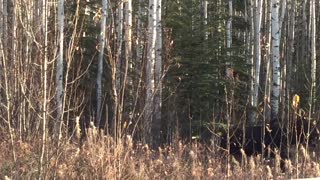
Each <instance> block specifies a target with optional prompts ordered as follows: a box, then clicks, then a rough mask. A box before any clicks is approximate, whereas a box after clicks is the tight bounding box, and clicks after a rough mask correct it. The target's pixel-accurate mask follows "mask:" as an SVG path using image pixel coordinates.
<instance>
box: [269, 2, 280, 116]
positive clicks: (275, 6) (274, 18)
mask: <svg viewBox="0 0 320 180" xmlns="http://www.w3.org/2000/svg"><path fill="white" fill-rule="evenodd" d="M279 28H280V27H279V0H272V6H271V39H272V41H271V45H272V48H271V61H272V90H271V120H272V121H274V120H276V119H278V114H279V95H280V34H279V33H280V29H279Z"/></svg>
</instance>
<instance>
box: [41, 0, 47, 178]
mask: <svg viewBox="0 0 320 180" xmlns="http://www.w3.org/2000/svg"><path fill="white" fill-rule="evenodd" d="M41 3H42V4H41V5H42V7H41V10H42V11H40V12H42V14H41V20H42V21H41V28H42V37H43V39H42V61H43V62H42V71H41V78H42V89H43V92H42V98H43V99H42V139H41V141H42V144H41V155H40V159H39V179H40V177H41V176H42V173H43V172H42V171H43V161H44V155H45V147H46V136H47V134H46V131H47V129H46V127H47V118H48V112H47V101H48V97H47V93H48V92H47V88H48V85H47V77H48V17H47V13H48V12H47V8H48V4H47V0H42V2H41Z"/></svg>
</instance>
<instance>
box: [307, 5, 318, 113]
mask: <svg viewBox="0 0 320 180" xmlns="http://www.w3.org/2000/svg"><path fill="white" fill-rule="evenodd" d="M315 5H316V4H315V0H311V1H310V24H311V25H310V26H311V27H310V31H311V32H310V34H311V35H310V41H311V42H310V49H311V51H310V53H311V54H310V57H311V88H310V97H309V98H310V101H309V105H310V109H309V113H314V112H315V105H316V101H315V100H316V97H317V96H316V95H317V94H316V74H317V59H316V57H317V54H316V13H315V12H316V11H315ZM309 116H310V115H309Z"/></svg>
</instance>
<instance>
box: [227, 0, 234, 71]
mask: <svg viewBox="0 0 320 180" xmlns="http://www.w3.org/2000/svg"><path fill="white" fill-rule="evenodd" d="M232 1H233V0H228V15H229V18H228V21H227V27H226V32H227V49H228V52H227V53H228V56H229V60H230V56H231V53H230V51H231V49H230V48H231V45H232V15H233V7H232V4H233V3H232ZM229 63H230V62H228V64H227V65H230V64H229Z"/></svg>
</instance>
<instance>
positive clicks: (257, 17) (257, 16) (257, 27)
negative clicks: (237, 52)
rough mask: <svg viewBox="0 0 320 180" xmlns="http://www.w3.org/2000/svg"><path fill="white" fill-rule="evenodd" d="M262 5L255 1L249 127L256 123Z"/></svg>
mask: <svg viewBox="0 0 320 180" xmlns="http://www.w3.org/2000/svg"><path fill="white" fill-rule="evenodd" d="M262 4H263V0H261V1H255V8H254V13H253V14H254V17H253V19H254V60H255V66H253V68H254V70H253V71H254V73H253V77H252V78H253V92H252V101H251V106H252V108H253V109H252V112H251V115H250V120H249V121H250V122H249V123H250V125H255V124H256V123H257V117H256V116H257V111H258V100H259V87H260V65H261V42H260V36H261V16H262Z"/></svg>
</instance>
